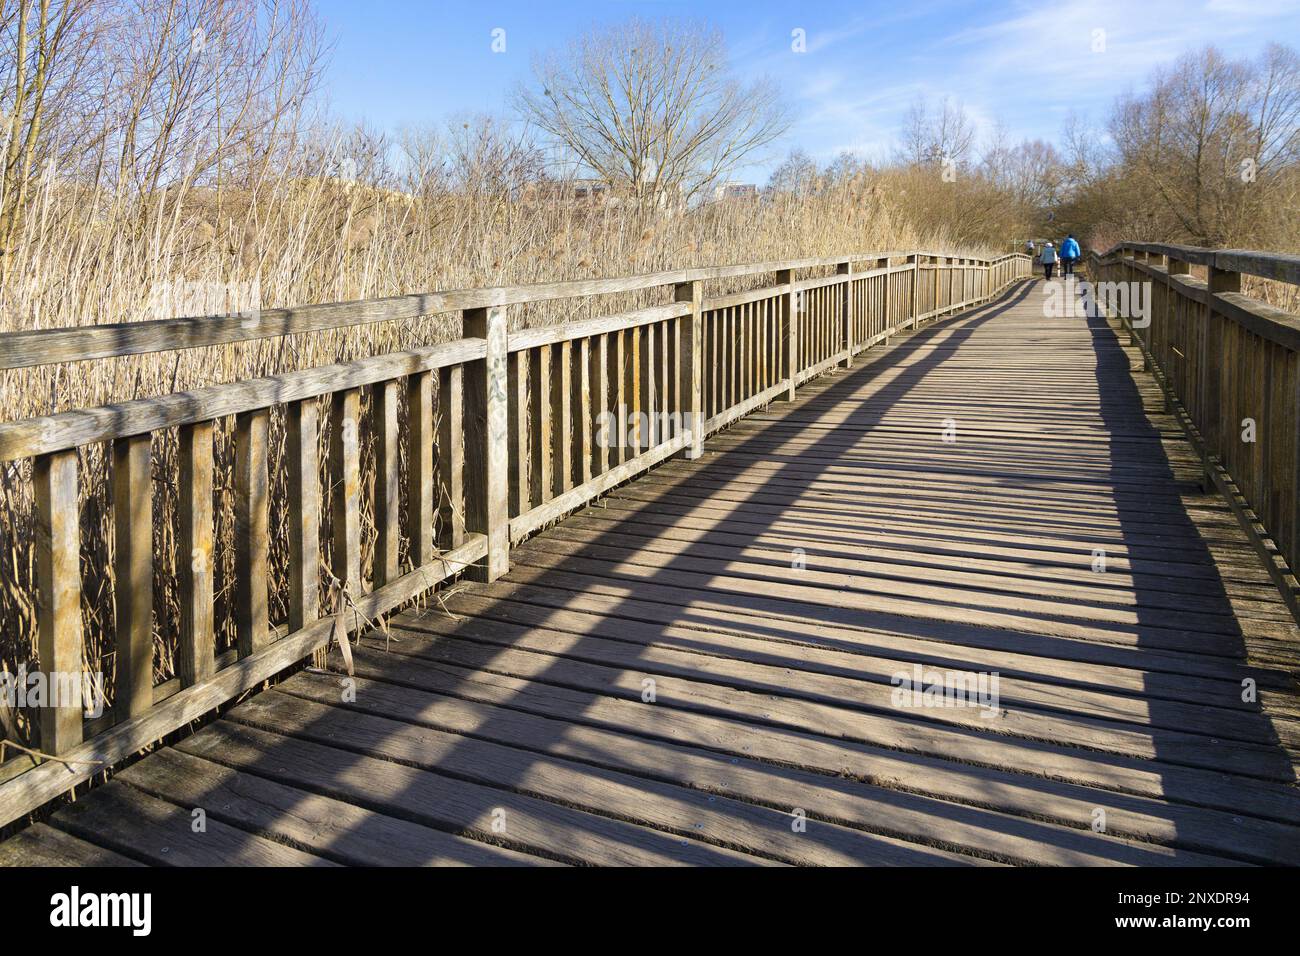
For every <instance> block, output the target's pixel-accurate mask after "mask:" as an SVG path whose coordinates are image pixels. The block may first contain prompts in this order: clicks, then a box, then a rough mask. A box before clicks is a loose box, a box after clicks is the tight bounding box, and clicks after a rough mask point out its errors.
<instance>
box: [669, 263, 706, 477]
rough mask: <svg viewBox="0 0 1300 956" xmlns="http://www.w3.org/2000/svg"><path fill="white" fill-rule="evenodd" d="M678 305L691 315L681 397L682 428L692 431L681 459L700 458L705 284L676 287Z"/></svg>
mask: <svg viewBox="0 0 1300 956" xmlns="http://www.w3.org/2000/svg"><path fill="white" fill-rule="evenodd" d="M673 297H674V299H675V300H676V301H677V302H689V303H690V304H691V312H690V315H688V316H686V317H685V319H684V320H683V321H684V322H685V323H686V327H685V328H684V329H683V330H682V338H681V343H682V354H681V376H682V377H681V383H680V385H679V386H678V394H679V395H681V397H682V401H681V408H680V409H679V411H680V412H681V415H682V427H683V428H685V429H686V430H687V431H689V432H690V435H691V440H690V444H688V445H687V446H686V447H685V448H684V449H683V450H682V457H683V458H689V459H692V460H693V459H696V458H699V457H700V456H701V455H703V454H704V313H703V312H702V311H701V310H702V309H703V306H704V283H702V282H699V281H695V282H683V283H681V284H679V285H677V286H675V287H674V288H673Z"/></svg>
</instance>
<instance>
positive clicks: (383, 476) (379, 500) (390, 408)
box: [370, 379, 401, 588]
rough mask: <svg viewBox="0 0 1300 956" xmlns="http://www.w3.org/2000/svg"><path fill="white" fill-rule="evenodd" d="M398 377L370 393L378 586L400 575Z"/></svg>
mask: <svg viewBox="0 0 1300 956" xmlns="http://www.w3.org/2000/svg"><path fill="white" fill-rule="evenodd" d="M400 384H401V383H400V382H399V381H398V380H397V379H389V380H388V381H386V382H379V383H378V384H376V385H375V386H374V387H373V389H372V391H371V395H370V418H371V428H373V429H374V435H375V495H374V514H375V532H376V537H375V558H374V567H373V568H372V569H371V576H372V578H373V579H374V583H375V587H377V588H381V587H383V586H384V585H385V584H391V583H392V582H393V581H396V580H397V579H398V577H399V575H400V572H399V571H398V566H397V549H398V543H399V542H400V540H401V498H400V492H399V491H398V482H399V478H400V477H401V476H400V472H399V470H398V459H399V456H400V454H401V451H400V449H399V448H398V445H397V443H398V440H399V439H398V431H397V402H398V387H399V385H400Z"/></svg>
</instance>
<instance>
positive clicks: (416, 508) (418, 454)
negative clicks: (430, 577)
mask: <svg viewBox="0 0 1300 956" xmlns="http://www.w3.org/2000/svg"><path fill="white" fill-rule="evenodd" d="M406 420H407V431H408V435H407V448H406V515H407V525H408V526H409V533H410V536H411V544H410V551H411V565H412V566H413V567H417V568H421V567H424V566H425V565H426V564H428V563H429V562H431V561H432V560H433V559H434V558H435V557H437V554H438V542H437V539H436V538H435V537H434V523H435V514H436V509H437V502H438V496H437V491H436V488H437V484H436V479H435V478H434V471H433V448H434V445H435V439H434V413H433V372H417V373H415V374H414V375H412V376H411V377H410V378H408V379H407V381H406Z"/></svg>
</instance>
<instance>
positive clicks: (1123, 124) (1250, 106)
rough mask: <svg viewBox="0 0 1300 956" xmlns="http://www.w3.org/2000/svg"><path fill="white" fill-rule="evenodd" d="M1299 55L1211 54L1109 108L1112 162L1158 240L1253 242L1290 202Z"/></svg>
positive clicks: (1181, 64) (1279, 50) (1299, 101)
mask: <svg viewBox="0 0 1300 956" xmlns="http://www.w3.org/2000/svg"><path fill="white" fill-rule="evenodd" d="M1297 123H1300V57H1297V55H1296V52H1295V51H1294V50H1291V49H1289V48H1285V47H1281V46H1277V45H1274V46H1271V47H1269V48H1268V49H1267V50H1266V51H1265V52H1264V54H1263V56H1261V57H1260V58H1259V59H1258V60H1257V61H1255V62H1250V61H1247V60H1229V59H1227V58H1226V57H1224V56H1223V55H1222V54H1221V53H1220V52H1219V51H1218V50H1216V49H1214V48H1213V47H1207V48H1206V49H1204V50H1202V51H1200V52H1199V53H1196V54H1192V55H1188V56H1185V57H1183V58H1181V59H1180V60H1178V61H1177V62H1176V63H1175V64H1174V66H1173V67H1172V68H1171V69H1167V70H1161V71H1158V72H1157V73H1156V74H1155V75H1154V76H1153V78H1152V85H1151V89H1150V91H1149V92H1147V93H1145V94H1142V95H1138V96H1130V97H1126V98H1124V99H1122V100H1121V101H1120V102H1119V103H1117V105H1116V108H1115V111H1114V115H1113V116H1112V119H1111V124H1110V129H1111V134H1112V136H1113V138H1114V140H1115V144H1116V149H1117V153H1118V155H1117V163H1118V165H1119V167H1120V169H1121V171H1122V173H1123V175H1125V176H1127V177H1131V178H1132V179H1133V180H1134V181H1135V182H1136V183H1137V184H1138V185H1139V186H1140V187H1141V189H1142V191H1144V192H1145V193H1147V194H1148V195H1149V196H1151V197H1152V198H1153V199H1154V200H1155V203H1154V211H1156V212H1158V213H1159V215H1160V221H1161V222H1163V226H1161V228H1163V229H1164V230H1165V231H1166V232H1168V231H1173V232H1176V233H1178V234H1180V235H1181V236H1183V237H1185V238H1188V239H1191V240H1192V241H1194V242H1198V243H1203V244H1206V245H1223V244H1231V243H1235V242H1241V241H1245V240H1246V239H1247V238H1251V237H1253V239H1254V241H1256V242H1260V241H1264V240H1265V239H1266V235H1265V232H1266V231H1267V230H1268V229H1270V228H1272V226H1270V225H1269V223H1270V222H1272V223H1273V224H1274V225H1276V224H1277V222H1278V220H1277V218H1276V212H1277V211H1278V209H1279V206H1280V205H1281V204H1280V203H1279V198H1280V197H1282V196H1285V195H1289V194H1293V191H1294V185H1295V178H1296V172H1297V169H1296V167H1297V162H1298V161H1300V137H1298V136H1297V131H1296V127H1297Z"/></svg>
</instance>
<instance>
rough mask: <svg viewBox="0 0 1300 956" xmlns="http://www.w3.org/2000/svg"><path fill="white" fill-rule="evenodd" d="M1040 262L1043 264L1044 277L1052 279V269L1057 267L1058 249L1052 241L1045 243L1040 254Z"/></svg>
mask: <svg viewBox="0 0 1300 956" xmlns="http://www.w3.org/2000/svg"><path fill="white" fill-rule="evenodd" d="M1038 261H1039V262H1041V263H1042V264H1043V277H1044V278H1046V279H1051V278H1052V269H1053V268H1055V266H1056V249H1055V248H1053V246H1052V241H1051V240H1050V239H1049V240H1047V242H1045V243H1043V251H1042V253H1040V254H1039V257H1038Z"/></svg>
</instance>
